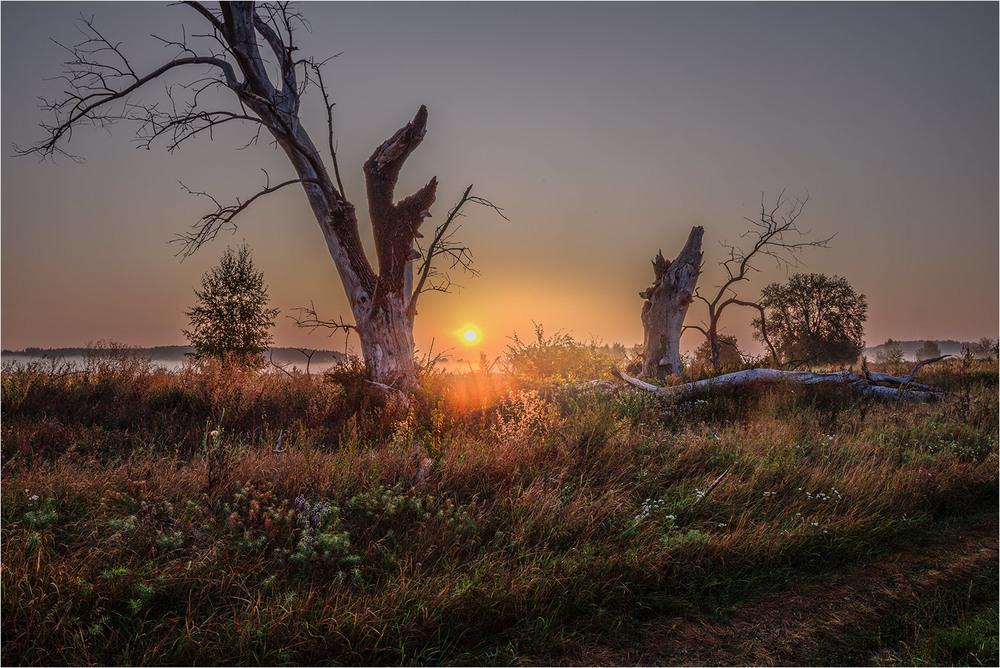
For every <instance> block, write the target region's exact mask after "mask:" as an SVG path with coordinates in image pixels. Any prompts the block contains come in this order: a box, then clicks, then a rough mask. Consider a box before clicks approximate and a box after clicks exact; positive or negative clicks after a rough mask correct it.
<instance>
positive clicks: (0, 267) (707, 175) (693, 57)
mask: <svg viewBox="0 0 1000 668" xmlns="http://www.w3.org/2000/svg"><path fill="white" fill-rule="evenodd" d="M300 9H301V10H302V12H303V14H304V15H305V16H306V18H307V19H308V21H309V28H310V29H309V31H305V30H301V31H299V33H298V34H297V38H298V40H299V46H300V49H301V53H302V54H304V55H313V56H316V57H317V58H322V57H326V56H332V55H335V54H340V55H339V56H337V57H336V58H334V59H333V60H331V61H330V62H329V64H328V66H327V72H326V77H327V80H328V81H329V82H330V83H331V84H332V95H333V98H334V100H335V102H336V108H335V114H336V128H337V141H338V155H339V160H340V166H341V170H342V172H343V177H344V179H343V180H344V184H345V188H346V190H347V195H348V197H349V198H350V199H352V201H354V202H355V204H356V205H357V206H358V210H359V213H360V214H361V215H360V219H361V220H360V224H361V227H362V231H363V233H364V234H365V240H366V243H368V249H369V253H370V255H369V256H370V257H373V254H372V253H371V249H372V248H373V245H372V244H371V235H370V232H369V231H368V221H367V218H366V217H365V213H364V212H365V211H366V206H365V202H364V181H363V174H362V170H361V166H362V164H363V163H364V161H365V160H366V159H367V157H368V156H369V155H370V154H371V152H372V151H373V150H374V149H375V147H377V146H378V145H379V144H380V143H381V142H382V141H384V140H385V139H386V138H388V137H389V136H391V135H392V133H393V132H395V131H396V130H397V129H398V128H399V127H401V126H402V125H404V124H405V123H406V122H407V121H409V120H410V119H411V118H412V117H413V115H414V113H416V110H417V109H418V108H419V106H420V105H421V104H426V105H427V107H428V110H429V120H428V129H427V135H426V137H425V138H424V141H423V144H422V145H421V146H420V147H419V148H418V149H417V150H416V152H414V153H413V155H412V156H411V157H410V158H409V159H408V161H407V163H406V165H405V167H404V169H403V173H402V175H401V178H400V182H399V186H398V187H397V190H396V192H397V196H403V195H406V194H409V193H410V192H413V191H414V190H416V189H417V188H419V187H420V186H422V185H423V184H424V183H426V182H427V181H428V180H429V179H430V177H431V176H435V175H436V176H437V177H438V180H439V182H440V185H439V188H438V199H437V203H436V204H435V207H434V208H433V209H432V213H433V214H434V218H431V219H430V221H431V222H435V221H440V220H441V219H443V218H444V216H445V215H446V214H447V210H448V208H450V206H451V205H452V204H453V203H454V202H455V201H457V199H458V198H459V197H460V195H461V193H462V192H463V191H464V189H465V187H466V186H468V185H469V184H474V193H476V194H478V195H480V196H482V197H486V198H488V199H489V200H491V201H492V202H494V203H495V204H497V205H498V206H500V207H502V208H503V210H504V213H505V214H506V215H507V217H508V218H509V219H510V220H509V221H504V220H502V219H501V218H499V217H497V216H496V215H493V214H491V212H490V211H489V210H487V209H485V208H476V209H470V210H469V211H468V215H467V216H466V217H465V218H464V219H463V226H462V228H461V230H460V232H459V238H460V239H461V240H462V241H463V242H464V243H465V244H467V245H468V246H470V247H471V249H472V251H473V254H474V258H475V267H476V269H477V270H478V271H479V272H480V274H481V275H480V276H479V277H475V278H469V277H464V276H460V275H455V276H454V277H453V278H454V279H455V280H456V282H457V283H459V284H461V286H462V287H461V289H459V290H457V291H456V292H454V293H452V294H447V295H444V294H438V293H429V294H426V295H424V296H423V297H422V301H421V304H420V308H419V314H418V316H417V322H416V325H415V337H416V343H417V348H418V350H419V351H421V352H425V351H427V350H428V349H429V348H430V346H431V344H432V341H433V347H434V351H435V352H439V351H443V350H448V349H451V351H452V355H453V356H454V357H462V358H468V359H477V358H478V356H479V353H480V352H485V353H486V354H487V355H488V356H490V357H495V356H496V355H499V354H500V353H501V352H502V351H503V350H504V348H505V346H506V345H507V344H509V343H510V339H509V337H510V336H511V335H512V334H514V333H515V332H516V333H517V334H518V335H519V336H521V337H522V338H525V337H528V336H530V335H532V333H533V330H534V325H533V323H540V324H541V325H543V327H544V328H545V331H546V332H547V333H554V332H555V331H557V330H561V331H563V332H566V333H569V334H570V335H572V336H574V337H575V338H577V339H579V340H583V341H590V340H592V339H593V340H597V341H600V342H602V343H615V342H621V343H624V344H626V345H631V344H634V343H638V342H641V340H642V325H641V321H640V318H639V314H640V310H641V307H642V299H641V298H640V297H639V296H638V293H639V292H640V291H641V290H644V289H645V288H646V287H648V285H649V284H650V282H651V281H652V266H651V264H650V260H651V259H652V257H653V256H654V255H655V254H656V252H657V250H659V249H662V251H663V254H664V255H665V256H666V257H668V258H672V257H674V256H675V255H676V254H677V253H678V252H679V251H680V249H681V247H682V246H683V244H684V242H685V240H686V238H687V235H688V233H689V231H690V229H691V227H692V226H693V225H702V226H704V228H705V237H704V242H703V250H704V270H703V273H702V276H701V277H700V279H699V286H700V289H701V291H702V293H703V294H706V295H709V294H713V293H714V292H715V287H716V286H718V285H719V284H720V283H721V282H722V280H723V272H722V270H721V268H720V267H719V262H720V261H722V260H724V259H725V257H726V255H725V250H724V248H723V246H722V244H723V243H726V242H728V243H735V244H737V245H738V244H739V243H740V242H741V238H740V235H741V234H743V233H744V232H745V231H746V230H747V229H748V227H749V223H748V222H747V221H746V220H745V218H746V217H750V218H753V217H755V216H756V215H757V214H758V212H759V210H760V205H761V198H762V197H763V198H764V199H765V200H766V201H767V202H768V203H772V202H774V201H775V200H776V199H777V198H778V197H779V195H780V194H781V193H782V192H784V193H785V196H786V197H788V198H792V199H794V198H797V197H806V196H808V198H809V201H808V203H807V205H806V206H805V209H804V211H803V212H802V215H801V216H800V218H799V225H800V227H801V228H803V229H804V230H807V231H809V232H810V233H811V235H812V238H818V237H827V236H830V235H836V236H835V238H834V239H833V241H832V242H831V244H830V248H828V249H810V250H807V251H806V252H805V253H804V254H803V255H802V257H801V259H802V261H803V265H802V266H801V267H797V268H793V269H792V271H793V272H794V271H808V272H817V273H826V274H830V275H838V276H843V277H845V278H847V279H848V281H849V282H850V283H851V285H852V286H854V288H855V289H856V290H857V291H858V292H861V293H864V294H865V295H866V296H867V299H868V306H869V309H868V322H867V325H866V335H865V338H866V342H867V343H868V345H877V344H879V343H882V342H884V341H885V340H886V339H888V338H894V339H897V340H900V339H902V340H908V339H956V340H977V339H979V338H981V337H984V336H989V337H996V336H997V334H998V302H1000V295H998V284H1000V282H998V273H1000V272H998V248H1000V238H998V215H1000V214H998V182H1000V172H998V146H1000V135H998V127H1000V117H998V116H1000V115H998V99H1000V92H998V80H1000V76H998V31H997V25H998V5H997V4H996V3H912V4H911V3H867V2H865V3H749V2H748V3H709V2H704V3H703V2H697V3H652V2H650V3H599V2H594V3H577V2H563V3H541V2H539V3H452V2H448V3H420V2H412V3H389V2H384V3H383V2H378V3H318V2H317V3H305V4H302V5H301V7H300ZM81 15H84V16H87V17H90V16H93V18H94V20H95V23H96V25H97V26H98V27H99V28H100V29H101V30H102V31H103V32H104V33H105V34H106V35H107V36H108V37H109V38H112V39H113V40H114V41H120V42H121V43H122V48H123V50H125V52H127V53H129V54H131V55H133V56H134V57H135V61H136V63H137V64H138V65H139V67H140V68H143V69H150V68H152V67H155V66H156V65H157V64H159V63H160V62H162V60H163V59H164V58H166V57H168V56H169V55H170V54H169V53H168V52H167V50H166V49H164V48H163V47H162V46H161V45H160V44H159V43H158V42H157V41H156V40H154V39H152V38H151V37H150V34H151V33H156V34H158V35H161V36H163V37H170V38H176V37H179V36H180V35H181V34H182V30H183V31H185V32H186V34H192V33H194V32H197V31H199V30H200V29H203V28H204V26H203V25H202V22H201V19H200V17H199V16H198V15H197V14H196V13H195V12H193V11H192V10H190V9H189V8H186V7H183V6H168V5H166V4H160V3H125V2H122V3H117V2H116V3H103V4H102V3H47V2H46V3H14V2H3V3H2V5H0V32H2V42H0V49H2V58H0V69H2V72H0V143H2V146H3V152H2V158H0V159H2V163H0V165H2V171H0V176H2V197H0V215H2V217H0V274H2V276H0V289H2V299H0V308H2V314H0V341H2V345H3V347H4V348H8V349H20V348H24V347H27V346H36V347H75V346H83V345H85V344H86V343H87V342H90V341H97V340H100V339H113V340H115V341H119V342H122V343H127V344H131V345H137V346H155V345H174V344H178V345H179V344H184V343H185V339H184V336H183V335H182V333H181V330H182V329H183V328H184V327H185V326H186V325H187V320H186V317H185V315H184V312H185V311H186V310H188V309H189V308H191V306H192V305H193V304H194V300H195V297H194V289H195V288H196V287H198V286H199V285H200V280H201V277H202V275H203V274H204V273H205V272H206V271H207V270H209V269H210V268H211V267H212V266H214V265H215V264H216V263H217V262H218V260H219V258H220V256H221V255H222V254H223V252H224V251H225V249H226V247H227V246H233V247H235V246H237V245H239V244H240V243H242V242H244V241H245V242H246V243H248V244H249V245H250V246H251V247H252V248H253V250H254V260H255V263H256V264H257V266H258V268H259V269H261V270H262V271H263V273H264V276H265V281H266V282H267V284H268V286H269V290H270V295H271V299H272V305H273V306H277V307H278V308H280V309H281V311H282V315H281V316H279V318H278V323H277V326H276V328H275V344H276V345H279V346H299V347H308V348H330V349H338V350H339V349H343V347H344V339H343V336H342V335H340V334H338V335H335V336H334V337H332V338H327V336H326V335H325V334H324V333H322V332H313V333H309V332H307V331H304V330H300V329H297V328H296V327H295V326H294V323H292V321H291V320H289V319H287V318H286V317H285V316H286V315H289V314H292V313H293V309H294V308H295V307H297V306H303V305H308V304H309V303H310V302H311V303H313V304H314V305H315V307H316V309H317V311H318V312H319V313H320V315H321V316H324V317H327V318H330V319H334V318H338V317H340V316H345V317H347V318H348V319H349V317H350V311H349V308H348V306H347V300H346V298H345V296H344V292H343V288H342V287H341V285H340V283H339V280H338V278H337V274H336V270H335V269H334V266H333V262H332V261H331V259H330V257H329V254H328V251H327V249H326V246H325V242H324V241H323V237H322V234H321V232H320V229H319V227H318V225H317V223H316V221H315V219H314V218H313V217H312V214H311V213H310V211H309V208H308V205H307V203H306V200H305V198H304V196H303V195H302V193H301V192H294V191H293V190H292V189H291V188H288V189H285V190H284V191H281V192H278V193H275V194H273V195H270V196H268V197H267V198H264V199H262V200H260V201H259V202H258V203H255V204H254V206H253V207H252V208H251V209H249V210H248V211H246V212H245V214H244V215H243V216H242V217H241V218H240V220H239V221H238V222H239V223H240V226H239V229H238V231H237V233H236V234H235V235H232V236H230V235H228V234H224V235H222V236H220V237H219V238H218V239H217V240H216V241H215V242H213V243H210V244H208V245H206V246H205V247H203V248H202V249H201V250H200V251H199V252H198V253H197V254H195V255H194V256H193V257H191V258H188V259H186V260H184V261H183V262H181V261H180V259H179V258H178V257H176V256H175V253H176V251H177V250H178V249H177V247H176V245H172V244H170V243H168V242H169V241H170V240H171V239H173V238H174V237H175V236H176V235H177V234H180V233H182V232H184V231H185V230H187V229H189V227H190V226H191V225H192V224H193V223H194V222H196V221H197V220H198V218H199V217H200V216H201V215H202V214H204V213H206V212H207V211H208V209H207V208H206V202H205V201H204V200H202V199H200V198H197V197H193V196H191V195H188V194H186V193H185V192H184V191H183V190H182V188H181V186H180V182H183V183H184V184H185V185H186V186H188V187H190V188H192V189H193V190H200V191H207V192H210V193H212V194H213V195H214V196H216V197H217V198H219V199H220V201H227V202H228V201H234V200H235V198H237V197H241V198H246V197H248V196H250V195H252V194H254V193H255V192H256V191H257V189H259V188H260V187H261V185H262V184H263V183H264V176H263V173H262V172H261V170H262V169H266V170H267V172H268V173H269V174H270V176H271V179H272V180H273V181H280V180H284V179H286V178H290V177H291V175H292V171H291V167H290V166H289V165H288V164H287V162H286V160H285V158H284V157H283V154H281V153H280V152H278V151H275V150H274V149H273V148H272V147H270V146H268V145H266V143H264V142H261V144H260V145H258V146H256V147H252V148H250V149H247V150H244V151H240V150H237V149H238V148H239V147H240V146H242V145H243V144H245V143H246V140H247V139H248V138H249V136H250V132H251V130H250V129H249V128H240V129H233V130H230V131H227V132H221V133H219V134H218V135H217V136H216V137H215V139H214V140H213V141H201V142H192V143H189V144H187V145H186V146H184V147H183V148H181V149H180V150H179V151H177V152H175V153H172V154H171V153H168V152H167V151H166V150H165V147H164V146H163V145H154V147H153V149H152V150H149V151H146V150H137V147H136V143H135V141H134V128H133V127H130V126H128V125H125V124H122V125H119V126H116V127H114V128H112V129H111V130H110V131H109V130H106V129H94V128H83V129H81V130H80V131H78V132H76V133H75V134H74V136H73V141H72V143H71V144H70V145H69V146H68V148H69V149H70V150H71V151H72V152H73V153H75V154H77V155H79V156H82V157H83V158H85V159H86V162H84V163H79V164H78V163H75V162H72V161H69V160H66V159H60V160H56V161H55V162H54V163H53V162H51V161H50V162H43V163H39V162H38V161H37V160H36V159H35V158H24V157H14V156H13V144H15V143H16V144H21V145H24V144H30V143H31V142H33V141H35V140H37V139H39V138H40V137H41V136H42V131H41V130H40V129H39V127H38V123H39V121H41V120H46V117H45V116H44V114H43V112H41V111H40V110H39V109H38V98H39V97H50V98H51V97H53V96H57V95H58V94H59V92H60V90H61V87H60V81H58V80H57V79H53V77H56V76H58V75H59V74H60V73H61V72H62V69H63V66H62V64H61V63H62V61H63V60H65V52H62V51H61V49H60V47H59V46H58V45H57V44H56V43H55V42H62V43H74V42H75V41H78V37H79V33H78V32H77V30H76V27H75V25H74V20H75V19H76V18H77V17H79V16H81ZM182 26H183V27H182ZM53 40H54V41H55V42H54V41H53ZM147 93H148V95H147V96H146V97H145V99H147V100H154V99H162V98H163V96H162V93H163V86H162V85H160V86H154V87H151V88H150V89H149V90H148V91H147ZM303 117H304V121H305V123H306V125H307V128H309V129H310V130H311V131H312V134H313V138H314V141H315V142H316V143H317V144H323V143H325V134H324V133H325V126H324V116H323V109H322V103H321V100H320V99H319V98H318V96H312V97H309V98H307V100H306V102H304V111H303ZM373 262H374V260H373ZM757 268H758V269H760V271H759V272H757V273H755V274H753V275H752V277H751V280H750V281H749V282H746V283H744V284H742V285H740V286H739V295H740V296H741V297H742V298H744V299H754V298H756V297H757V296H758V295H759V293H760V290H761V288H763V287H764V286H765V285H767V284H768V283H770V282H774V281H783V280H785V279H786V276H787V274H786V271H785V270H784V269H782V268H781V267H777V266H775V265H774V263H771V262H767V261H762V262H761V263H760V264H759V265H758V267H757ZM751 315H752V314H751V313H739V312H738V311H737V310H736V309H735V308H734V309H730V310H729V311H727V313H726V314H725V315H724V316H723V320H722V323H721V325H722V330H723V331H724V332H725V333H728V334H734V335H735V336H736V337H737V339H738V340H739V342H740V344H741V347H744V348H745V349H749V350H750V351H756V350H758V349H759V346H758V344H756V343H755V342H753V341H752V335H751V332H752V330H751V327H750V324H749V323H750V320H751ZM704 319H705V310H704V308H703V307H702V306H700V305H699V304H698V303H697V302H696V303H695V304H694V305H692V307H691V309H690V311H689V313H688V322H689V323H691V324H699V323H701V322H703V321H704ZM468 326H474V327H475V328H476V329H478V330H479V331H480V332H481V337H480V339H479V341H478V342H477V343H476V344H475V345H471V346H468V345H466V344H464V343H463V342H462V339H461V338H460V333H461V332H462V331H464V330H465V329H466V328H467V327H468ZM698 337H700V334H697V333H696V332H689V333H687V334H686V335H685V337H684V339H683V340H682V349H686V350H691V349H693V348H695V347H696V346H697V345H698V344H699V343H700V340H699V338H698ZM355 344H356V341H355Z"/></svg>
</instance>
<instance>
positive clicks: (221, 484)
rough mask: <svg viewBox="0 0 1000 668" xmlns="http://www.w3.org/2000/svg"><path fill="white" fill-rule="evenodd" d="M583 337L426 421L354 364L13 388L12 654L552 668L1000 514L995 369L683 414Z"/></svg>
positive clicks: (473, 385) (71, 378)
mask: <svg viewBox="0 0 1000 668" xmlns="http://www.w3.org/2000/svg"><path fill="white" fill-rule="evenodd" d="M566 344H567V342H566V341H565V340H562V339H561V338H560V337H553V338H552V339H547V338H545V337H543V336H539V340H538V341H537V342H536V343H532V344H524V343H522V344H521V346H520V348H517V346H515V352H517V351H518V350H519V351H520V352H519V353H518V354H519V355H520V359H521V360H526V361H527V362H525V363H522V362H517V364H519V365H520V366H519V367H516V368H519V370H520V371H521V373H522V374H525V375H524V376H522V377H520V378H518V377H513V376H510V375H508V374H506V373H502V372H500V371H496V372H492V373H477V374H465V375H445V374H438V373H434V372H433V371H428V372H426V373H425V377H424V379H423V385H424V389H423V390H422V391H421V392H420V393H419V394H418V395H417V396H416V397H414V398H413V399H412V401H411V402H410V403H409V405H406V404H404V403H403V402H402V401H400V400H398V399H396V398H394V397H392V396H391V395H386V394H385V393H383V392H382V391H381V390H379V389H378V388H377V387H375V386H373V385H371V384H370V383H367V382H366V381H365V380H364V377H363V369H361V367H360V365H359V364H358V363H356V362H354V363H348V364H346V365H345V366H343V367H342V368H340V369H339V370H338V371H336V372H334V373H332V374H330V375H326V376H303V375H296V376H294V377H289V376H287V375H284V374H281V373H278V372H275V373H262V372H250V371H246V372H237V371H235V370H233V369H231V368H230V369H224V368H222V367H220V366H213V365H212V364H201V365H192V366H189V367H187V368H185V369H183V370H181V371H179V372H173V373H168V372H165V371H161V370H155V369H153V368H151V367H150V366H149V365H148V363H145V362H143V361H141V360H137V359H134V358H131V357H129V355H128V353H127V351H125V350H121V349H116V350H111V351H107V350H105V351H99V352H98V353H97V354H95V355H94V356H92V358H91V359H90V361H89V362H88V365H87V366H86V368H84V369H71V368H60V367H58V366H52V367H50V368H47V369H43V368H42V367H41V366H40V365H34V366H28V367H17V368H15V367H8V368H5V369H4V371H3V374H2V408H3V423H2V432H3V433H2V437H3V448H2V454H3V485H2V516H0V519H2V537H3V567H2V578H3V579H2V599H3V600H2V613H3V621H2V632H3V649H2V654H3V656H2V658H3V662H4V663H11V664H66V663H70V664H94V663H96V664H144V665H145V664H193V663H212V664H275V665H283V664H284V665H287V664H294V663H300V664H301V663H308V664H319V663H364V664H369V665H379V664H403V663H421V664H426V663H462V664H483V663H485V664H506V663H516V662H524V661H527V662H536V663H552V662H557V661H560V660H568V659H567V657H571V656H572V654H573V652H574V651H575V649H576V648H580V647H582V646H585V645H587V644H588V643H591V642H594V641H595V640H596V641H600V642H604V643H608V642H624V641H625V640H627V639H628V638H629V637H630V634H632V633H634V632H636V629H637V627H638V625H639V624H641V623H642V622H643V621H644V620H648V619H650V618H652V617H655V616H657V615H664V614H667V615H675V614H676V615H692V614H713V613H714V612H715V611H718V610H720V609H721V608H722V607H724V606H725V605H727V604H729V603H732V602H733V601H737V600H740V599H741V598H742V597H745V596H747V595H749V594H751V593H753V592H757V591H762V590H772V589H775V588H780V587H784V586H789V585H790V584H791V583H794V582H796V581H800V580H802V579H804V578H814V577H822V576H823V574H824V573H829V572H832V571H834V570H835V569H837V568H839V567H842V566H844V565H845V564H853V563H858V562H863V561H864V560H865V559H869V558H872V557H873V556H877V555H879V554H882V553H885V552H886V551H889V550H892V549H898V548H900V547H901V546H904V545H906V544H907V543H908V542H909V541H920V540H922V539H923V538H925V537H928V536H931V535H933V534H934V533H935V531H937V530H938V529H939V528H940V527H941V526H942V525H943V524H954V523H961V522H971V521H975V520H976V518H977V517H978V516H979V515H980V514H982V513H984V512H995V509H996V505H997V502H998V498H997V489H998V487H997V485H998V475H997V468H998V459H997V451H998V446H997V433H998V418H997V416H998V399H997V364H996V363H995V362H973V361H971V360H966V361H964V362H962V361H953V362H950V363H944V364H941V365H939V366H934V367H929V368H925V369H924V370H922V371H921V378H920V380H922V381H923V382H927V383H930V384H935V385H938V386H941V387H943V388H945V389H948V390H949V391H950V392H952V396H951V397H950V398H949V399H948V400H945V401H942V402H938V403H934V404H926V405H898V406H896V405H887V404H876V405H868V404H859V403H858V402H857V401H856V400H855V399H854V398H853V397H852V396H849V395H843V394H838V393H836V392H828V391H821V392H817V391H814V390H807V389H803V388H796V387H787V388H783V389H778V390H768V391H755V390H753V389H746V390H741V391H739V392H736V393H734V394H726V395H720V396H712V397H708V398H706V399H702V400H699V401H696V402H692V403H688V404H676V405H675V404H670V403H665V402H663V401H660V400H658V399H657V398H655V397H653V396H651V395H649V394H642V393H639V392H638V391H635V390H631V389H620V390H617V391H604V390H600V389H593V388H586V387H583V386H579V385H573V384H569V385H567V383H566V382H565V381H566V379H567V378H576V375H574V374H575V373H577V372H574V371H572V370H566V369H564V368H560V369H558V370H557V371H556V372H555V373H549V372H548V371H546V370H545V369H548V368H549V367H547V366H546V361H545V359H544V358H545V357H546V355H549V354H550V353H551V354H552V355H554V356H556V357H558V358H559V359H560V360H562V364H571V363H572V360H573V359H574V357H573V356H572V355H567V354H566ZM573 344H574V345H578V344H575V342H573ZM598 357H599V356H597V355H596V353H595V356H594V357H593V358H590V357H588V358H585V360H584V361H585V363H586V364H587V365H588V367H587V371H588V373H589V372H591V371H594V370H595V367H591V366H589V365H592V364H596V363H595V362H594V359H597V358H598ZM527 363H530V365H531V366H526V364H527ZM511 364H514V362H511ZM527 368H535V369H539V371H537V372H536V373H537V374H538V375H535V376H531V375H530V374H529V373H528V372H527V371H525V369H527ZM607 369H610V366H608V367H607ZM597 371H598V372H599V373H603V371H600V370H599V369H597ZM890 371H891V369H890ZM584 377H585V376H584ZM279 435H280V438H279ZM720 476H721V479H720ZM715 481H717V484H716V485H715V487H714V488H711V490H709V486H710V485H711V484H712V483H713V482H715Z"/></svg>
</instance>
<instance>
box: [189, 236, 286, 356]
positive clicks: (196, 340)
mask: <svg viewBox="0 0 1000 668" xmlns="http://www.w3.org/2000/svg"><path fill="white" fill-rule="evenodd" d="M194 294H195V296H196V297H197V298H198V303H197V304H196V305H195V306H194V308H192V309H191V310H190V311H188V312H187V313H186V314H185V315H187V317H188V318H189V319H190V321H191V329H189V330H184V336H186V337H187V338H188V340H189V341H190V342H191V345H193V346H194V349H195V357H196V358H205V357H219V358H231V359H235V360H237V361H239V362H240V363H243V364H247V365H250V366H261V365H263V364H264V353H265V352H267V348H268V346H269V345H270V344H271V328H272V327H274V318H275V317H276V316H277V315H278V309H276V308H267V304H268V302H269V301H270V299H269V298H268V296H267V286H266V285H264V274H263V273H262V272H259V271H257V268H256V267H255V266H254V264H253V258H252V257H251V256H250V248H249V247H247V246H246V244H244V245H243V246H240V250H239V254H236V253H234V252H233V249H232V248H227V249H226V252H225V254H224V255H223V256H222V259H221V260H220V261H219V264H218V266H216V267H214V268H213V269H211V270H209V271H208V272H206V273H205V275H204V277H202V279H201V290H195V291H194Z"/></svg>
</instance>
